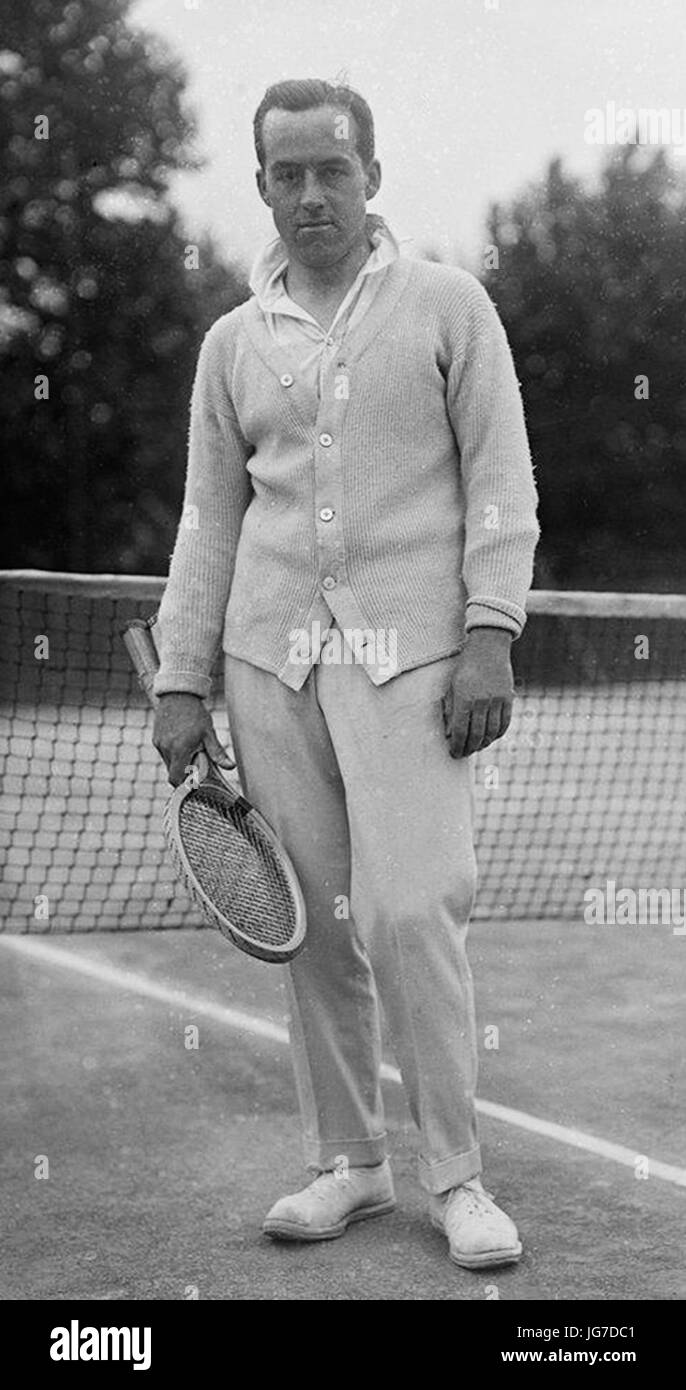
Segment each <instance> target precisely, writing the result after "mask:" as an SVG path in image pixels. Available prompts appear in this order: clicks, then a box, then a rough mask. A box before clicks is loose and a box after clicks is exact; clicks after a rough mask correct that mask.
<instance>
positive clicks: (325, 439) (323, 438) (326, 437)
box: [319, 433, 333, 449]
mask: <svg viewBox="0 0 686 1390" xmlns="http://www.w3.org/2000/svg"><path fill="white" fill-rule="evenodd" d="M319 443H320V444H323V446H324V448H325V449H328V447H329V445H330V444H333V437H332V436H331V435H330V434H326V433H325V434H320V436H319Z"/></svg>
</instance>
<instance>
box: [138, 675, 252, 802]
mask: <svg viewBox="0 0 686 1390" xmlns="http://www.w3.org/2000/svg"><path fill="white" fill-rule="evenodd" d="M152 741H153V745H154V747H155V748H156V749H157V751H158V753H160V754H161V756H162V758H163V759H164V762H165V763H166V765H167V771H168V773H169V781H170V782H171V785H172V786H173V787H178V786H179V783H180V782H183V779H184V777H187V776H188V769H189V767H190V765H191V763H192V761H193V757H194V755H195V754H196V753H197V752H199V750H200V749H201V748H204V749H205V752H206V753H207V754H208V756H209V757H210V758H211V759H212V761H213V762H214V763H218V765H219V767H226V768H232V767H235V766H236V764H235V763H234V762H232V760H231V758H230V757H229V756H228V754H227V753H226V751H225V750H224V749H223V748H222V746H221V743H220V742H219V739H218V738H217V735H216V733H215V730H214V724H213V723H212V717H211V715H210V714H209V711H208V710H207V709H206V708H205V706H204V704H203V702H202V700H201V699H200V696H199V695H186V694H183V693H181V692H176V691H175V692H172V693H170V694H169V695H160V697H159V701H158V705H157V709H156V710H155V726H154V729H153V735H152Z"/></svg>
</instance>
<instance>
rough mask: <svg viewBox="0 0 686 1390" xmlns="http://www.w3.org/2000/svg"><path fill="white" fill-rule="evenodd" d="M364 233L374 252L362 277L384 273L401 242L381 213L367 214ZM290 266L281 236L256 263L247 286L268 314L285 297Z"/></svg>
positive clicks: (269, 245)
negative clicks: (378, 272) (287, 270)
mask: <svg viewBox="0 0 686 1390" xmlns="http://www.w3.org/2000/svg"><path fill="white" fill-rule="evenodd" d="M365 230H366V233H367V236H368V238H369V241H370V242H371V244H372V248H373V249H372V251H371V252H370V254H369V257H368V259H367V260H366V261H365V263H364V265H363V266H362V269H361V271H360V277H361V276H363V275H372V274H374V272H375V271H377V270H383V269H384V267H385V266H387V265H390V264H391V262H392V261H395V260H397V258H398V256H399V255H400V254H401V244H400V242H399V241H398V239H397V237H395V236H394V234H393V232H392V231H391V229H390V227H389V226H388V223H387V222H386V221H385V219H384V218H383V217H380V216H379V215H378V213H374V212H368V213H367V215H366V217H365ZM287 265H288V253H287V251H286V247H285V246H284V243H283V241H282V240H281V237H280V236H277V237H274V238H273V239H272V240H271V241H269V242H268V243H267V245H266V246H265V247H264V248H263V249H262V251H260V252H259V254H258V256H257V257H256V258H255V261H254V262H253V266H252V269H251V271H250V279H249V282H248V283H249V285H250V288H251V290H252V292H253V294H254V295H255V298H256V300H257V302H258V304H259V306H260V308H261V309H263V310H265V312H270V311H271V312H273V311H274V309H275V307H276V305H277V304H278V303H279V301H280V300H282V298H283V296H284V294H285V289H284V283H283V273H284V271H285V269H286V266H287Z"/></svg>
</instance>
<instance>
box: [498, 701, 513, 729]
mask: <svg viewBox="0 0 686 1390" xmlns="http://www.w3.org/2000/svg"><path fill="white" fill-rule="evenodd" d="M511 720H512V701H511V700H503V705H502V710H501V713H500V733H499V734H498V738H503V736H504V735H505V734H506V733H507V731H508V729H509V727H510V723H511Z"/></svg>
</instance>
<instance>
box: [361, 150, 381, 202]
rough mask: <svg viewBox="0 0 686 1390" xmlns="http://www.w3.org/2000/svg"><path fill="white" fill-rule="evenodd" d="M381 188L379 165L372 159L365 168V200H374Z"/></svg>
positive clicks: (376, 160)
mask: <svg viewBox="0 0 686 1390" xmlns="http://www.w3.org/2000/svg"><path fill="white" fill-rule="evenodd" d="M380 187H381V165H380V164H379V161H378V159H372V161H371V163H370V164H369V165H368V166H367V171H366V175H365V185H364V196H365V198H367V200H369V199H371V198H375V197H376V194H377V193H378V191H379V189H380Z"/></svg>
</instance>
